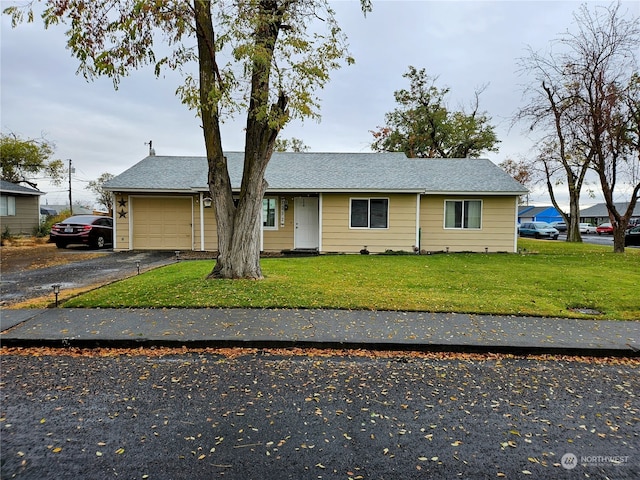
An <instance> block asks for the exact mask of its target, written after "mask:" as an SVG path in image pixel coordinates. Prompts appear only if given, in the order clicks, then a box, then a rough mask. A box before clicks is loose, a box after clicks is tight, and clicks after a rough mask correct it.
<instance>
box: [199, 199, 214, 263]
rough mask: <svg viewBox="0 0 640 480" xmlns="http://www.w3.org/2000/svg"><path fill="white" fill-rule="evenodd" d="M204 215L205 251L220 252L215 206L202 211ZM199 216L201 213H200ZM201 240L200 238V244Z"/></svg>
mask: <svg viewBox="0 0 640 480" xmlns="http://www.w3.org/2000/svg"><path fill="white" fill-rule="evenodd" d="M202 211H203V214H204V250H206V251H208V252H215V251H217V250H218V229H217V228H216V210H215V208H214V207H213V206H211V207H210V208H203V209H202ZM198 215H199V212H198ZM199 241H200V239H199V238H198V242H199Z"/></svg>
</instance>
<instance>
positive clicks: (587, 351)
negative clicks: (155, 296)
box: [1, 338, 640, 358]
mask: <svg viewBox="0 0 640 480" xmlns="http://www.w3.org/2000/svg"><path fill="white" fill-rule="evenodd" d="M1 347H2V348H16V347H17V348H38V347H41V348H42V347H47V348H58V349H61V350H64V349H72V348H78V349H96V348H111V349H131V350H135V349H141V348H148V349H153V348H175V349H178V348H187V349H205V348H214V349H215V348H252V349H293V348H303V349H304V348H309V349H311V348H313V349H320V350H370V351H383V352H393V351H397V352H421V353H429V352H450V353H479V354H491V353H493V354H503V355H516V356H538V355H564V356H573V357H618V358H640V351H637V350H634V349H632V348H628V349H620V348H575V347H549V346H545V347H541V346H535V347H533V346H528V347H522V346H517V347H516V346H505V345H501V346H497V345H467V344H437V343H434V344H415V343H412V344H407V343H396V342H388V343H387V342H384V343H382V342H314V341H309V340H304V341H297V340H186V341H185V340H158V339H153V340H148V339H132V340H120V339H118V340H108V339H95V340H89V339H21V338H7V339H4V340H2V346H1Z"/></svg>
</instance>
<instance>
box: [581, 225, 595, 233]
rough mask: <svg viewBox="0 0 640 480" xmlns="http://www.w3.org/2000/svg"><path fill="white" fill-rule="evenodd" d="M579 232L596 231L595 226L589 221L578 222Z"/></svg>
mask: <svg viewBox="0 0 640 480" xmlns="http://www.w3.org/2000/svg"><path fill="white" fill-rule="evenodd" d="M580 233H597V231H596V227H594V226H593V225H591V224H589V223H581V224H580Z"/></svg>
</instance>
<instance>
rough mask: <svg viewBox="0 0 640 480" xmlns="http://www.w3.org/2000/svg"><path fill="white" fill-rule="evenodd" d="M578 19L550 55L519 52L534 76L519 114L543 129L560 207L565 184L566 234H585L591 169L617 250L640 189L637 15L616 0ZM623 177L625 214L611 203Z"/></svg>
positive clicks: (549, 177)
mask: <svg viewBox="0 0 640 480" xmlns="http://www.w3.org/2000/svg"><path fill="white" fill-rule="evenodd" d="M574 19H575V25H576V29H577V32H576V33H571V32H569V31H567V32H565V33H564V34H562V35H561V36H560V37H559V38H558V39H556V40H555V41H554V42H553V44H552V45H553V47H554V49H552V50H551V51H550V52H548V53H546V54H540V53H537V52H535V51H533V50H532V49H531V48H530V49H529V55H528V57H526V58H524V59H521V65H522V67H523V71H524V72H526V73H529V74H532V75H533V77H534V79H535V80H534V83H533V85H531V86H529V87H528V88H526V89H525V94H526V95H527V96H528V98H529V100H528V104H527V105H526V106H525V107H523V108H522V109H520V111H519V112H518V114H517V115H516V120H526V121H527V122H528V124H529V127H530V128H531V129H532V130H539V131H541V132H542V141H541V142H540V145H541V147H540V149H539V154H538V156H537V160H538V165H539V167H540V168H541V169H542V170H543V171H544V173H545V177H546V183H547V188H548V190H549V194H550V196H551V200H552V202H553V204H554V206H556V208H558V204H557V202H556V190H557V188H558V187H559V186H560V185H566V186H567V187H568V193H569V214H568V215H566V214H565V213H564V212H562V214H563V216H564V217H565V220H567V225H568V233H567V240H568V241H580V240H581V239H580V233H579V229H578V222H579V211H580V209H579V208H580V205H579V201H580V193H581V191H582V187H583V185H584V181H585V177H586V175H587V172H588V171H589V169H592V170H594V171H595V172H596V173H597V175H598V177H599V180H600V184H601V188H602V193H603V196H604V198H605V201H606V204H607V209H608V211H609V216H610V218H611V221H612V224H613V225H614V251H616V252H622V251H624V231H625V228H626V226H627V224H628V221H629V219H630V217H631V214H632V212H633V209H634V207H635V204H636V202H637V200H638V191H639V189H640V184H638V176H637V174H638V170H640V169H639V168H638V165H637V164H638V162H639V161H640V155H639V154H638V143H639V142H638V138H637V132H638V112H637V111H638V107H637V105H638V90H639V89H638V70H637V65H638V62H637V56H638V51H639V48H640V41H639V40H640V27H639V26H638V25H639V22H638V19H637V18H632V17H631V16H629V15H628V13H626V12H623V11H622V10H621V8H620V4H619V3H618V4H612V5H610V6H609V7H606V8H605V7H596V9H595V10H594V12H593V13H592V12H591V11H590V10H589V9H588V6H587V5H583V6H582V7H580V9H579V10H578V12H577V13H575V14H574ZM624 173H627V175H625V176H626V178H625V180H624V181H622V182H621V181H620V176H621V175H622V174H624ZM621 184H624V185H626V186H630V187H631V188H630V190H631V192H630V193H629V202H628V208H627V210H626V211H625V212H624V213H621V212H618V211H617V209H616V205H615V202H614V198H615V195H616V192H615V189H616V187H619V186H620V185H621ZM558 210H560V209H559V208H558ZM560 211H561V210H560Z"/></svg>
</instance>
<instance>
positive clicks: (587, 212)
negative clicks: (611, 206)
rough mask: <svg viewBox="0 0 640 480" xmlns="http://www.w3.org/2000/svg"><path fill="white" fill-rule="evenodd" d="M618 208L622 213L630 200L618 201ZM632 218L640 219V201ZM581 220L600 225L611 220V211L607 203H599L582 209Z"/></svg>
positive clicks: (634, 219)
mask: <svg viewBox="0 0 640 480" xmlns="http://www.w3.org/2000/svg"><path fill="white" fill-rule="evenodd" d="M615 206H616V210H618V212H620V213H624V212H626V211H627V208H628V207H629V202H623V203H616V204H615ZM631 220H633V221H636V222H637V221H640V202H637V203H636V208H634V209H633V214H632V215H631ZM580 221H581V222H584V223H592V224H594V225H600V224H601V223H605V222H610V220H609V212H608V211H607V204H606V203H598V204H597V205H594V206H592V207H589V208H585V209H584V210H580Z"/></svg>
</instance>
